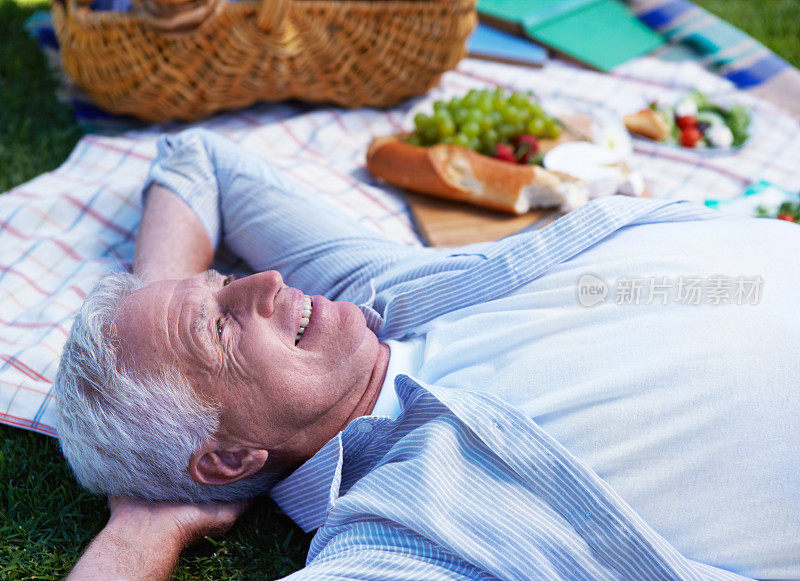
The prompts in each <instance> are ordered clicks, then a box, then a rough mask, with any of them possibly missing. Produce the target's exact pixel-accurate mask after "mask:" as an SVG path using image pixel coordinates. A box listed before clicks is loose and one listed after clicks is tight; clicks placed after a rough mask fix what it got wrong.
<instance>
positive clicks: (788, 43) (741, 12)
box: [693, 0, 800, 68]
mask: <svg viewBox="0 0 800 581" xmlns="http://www.w3.org/2000/svg"><path fill="white" fill-rule="evenodd" d="M693 1H694V3H695V4H697V5H698V6H702V7H703V8H705V9H706V10H708V11H709V12H713V13H714V14H716V15H717V16H720V17H721V18H723V19H724V20H726V21H728V22H730V23H731V24H733V25H734V26H736V27H738V28H740V29H741V30H743V31H745V32H746V33H747V34H749V35H750V36H752V37H753V38H755V39H757V40H758V41H759V42H761V43H762V44H764V45H765V46H767V47H769V48H770V49H772V51H773V52H775V53H776V54H778V55H780V56H782V57H783V58H784V59H785V60H787V61H788V62H789V63H791V64H792V65H794V66H795V67H797V68H800V2H798V1H797V0H758V1H755V0H693Z"/></svg>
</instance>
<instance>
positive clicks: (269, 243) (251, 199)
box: [144, 129, 425, 299]
mask: <svg viewBox="0 0 800 581" xmlns="http://www.w3.org/2000/svg"><path fill="white" fill-rule="evenodd" d="M153 183H158V184H160V185H162V186H164V187H166V188H167V189H169V190H171V191H172V192H174V193H175V194H176V195H178V196H179V197H181V198H182V199H183V200H184V201H185V202H186V203H187V204H188V205H189V207H190V208H191V209H192V210H193V211H194V212H195V214H196V215H197V217H198V218H199V219H200V222H201V223H202V224H203V227H204V228H205V230H206V232H207V234H208V237H209V239H210V240H211V243H212V245H213V247H214V249H215V250H216V249H217V248H218V247H219V245H220V243H221V242H224V243H225V245H226V246H227V247H228V248H230V249H231V250H232V251H233V252H234V253H236V254H237V255H238V256H240V257H242V258H243V259H244V260H246V261H247V263H248V264H249V265H250V267H251V268H253V269H254V270H256V271H262V270H277V271H279V272H280V273H281V275H282V276H283V278H284V280H285V281H286V283H287V284H289V285H292V286H295V287H297V288H300V289H302V290H303V291H304V292H306V293H308V294H324V295H326V296H327V297H329V298H331V299H337V298H340V296H341V295H342V293H344V292H345V291H349V292H348V293H347V294H348V295H353V292H354V291H357V290H359V289H353V288H351V287H353V286H354V285H359V284H363V282H364V281H367V280H370V279H372V278H373V277H374V276H377V275H379V274H380V273H382V272H384V271H386V270H387V269H388V268H389V267H390V266H392V265H393V264H396V263H397V262H398V261H401V260H404V259H409V258H411V257H416V256H418V255H420V254H423V255H424V254H425V249H421V248H415V247H411V246H406V245H404V244H400V243H398V242H394V241H392V240H388V239H387V238H385V237H383V236H381V235H380V234H377V233H375V232H372V231H370V230H368V229H366V228H365V227H363V226H361V225H360V224H358V223H357V222H355V221H354V220H352V219H351V218H349V217H348V216H345V215H344V214H342V213H341V212H339V211H338V210H337V209H336V208H334V207H332V206H331V205H329V204H328V203H326V202H325V201H324V200H323V199H322V198H321V197H320V196H318V195H315V193H314V192H312V191H309V189H308V188H307V187H306V186H303V185H301V184H299V183H297V182H296V181H294V180H292V179H291V178H289V177H288V176H286V175H285V172H284V173H281V172H280V171H278V170H277V169H276V168H275V167H273V166H272V165H270V163H269V162H268V161H266V160H264V159H262V158H260V157H258V156H257V155H255V154H253V153H250V152H248V151H246V150H244V149H242V148H240V147H238V146H237V145H235V144H234V143H232V142H230V141H228V140H227V139H225V138H223V137H221V136H219V135H217V134H215V133H213V132H211V131H208V130H205V129H190V130H188V131H183V132H181V133H179V134H177V135H165V136H163V137H162V138H161V139H160V141H159V143H158V155H157V157H156V159H155V161H154V162H153V164H152V166H151V169H150V174H149V175H148V178H147V181H146V183H145V186H144V196H145V197H146V196H147V192H148V189H149V186H150V185H151V184H153Z"/></svg>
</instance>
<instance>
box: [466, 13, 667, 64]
mask: <svg viewBox="0 0 800 581" xmlns="http://www.w3.org/2000/svg"><path fill="white" fill-rule="evenodd" d="M478 12H479V13H480V14H481V18H482V19H484V20H486V21H488V22H489V23H491V24H495V25H500V26H503V27H504V28H505V29H507V30H511V31H516V32H520V31H521V32H523V33H524V34H525V35H527V36H529V37H530V38H532V39H533V40H535V41H537V42H540V43H542V44H544V45H547V46H549V47H550V48H552V49H553V50H555V51H558V52H560V53H562V54H564V55H566V56H568V57H571V58H573V59H575V60H577V61H580V62H582V63H585V64H587V65H589V66H590V67H593V68H595V69H599V70H601V71H610V70H611V69H612V68H614V67H615V66H617V65H619V64H622V63H624V62H625V61H627V60H630V59H632V58H634V57H637V56H641V55H643V54H647V53H649V52H651V51H653V50H655V49H656V48H658V47H660V46H662V45H663V44H664V38H663V37H662V36H661V35H660V34H658V33H657V32H655V31H653V30H652V29H650V28H648V27H647V26H646V25H645V24H643V23H642V22H640V21H639V19H637V18H636V16H634V15H633V14H632V13H631V12H630V11H629V10H628V9H627V7H626V6H625V5H624V4H623V3H622V2H619V1H618V0H478Z"/></svg>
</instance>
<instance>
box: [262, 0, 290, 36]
mask: <svg viewBox="0 0 800 581" xmlns="http://www.w3.org/2000/svg"><path fill="white" fill-rule="evenodd" d="M291 5H292V0H261V1H260V3H259V6H258V13H257V14H256V24H257V25H258V27H259V28H260V29H262V30H265V31H268V32H277V33H281V32H283V27H284V26H285V24H286V16H287V15H288V14H289V8H290V7H291Z"/></svg>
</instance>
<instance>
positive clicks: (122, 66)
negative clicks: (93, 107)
mask: <svg viewBox="0 0 800 581" xmlns="http://www.w3.org/2000/svg"><path fill="white" fill-rule="evenodd" d="M88 3H89V1H87V0H56V1H55V2H54V3H53V8H52V12H53V20H54V24H55V29H56V34H57V36H58V40H59V42H60V45H61V54H62V59H63V64H64V69H65V70H66V72H67V73H68V74H69V76H70V77H72V79H73V80H74V81H75V82H76V83H77V84H78V85H79V86H81V87H83V89H85V90H86V91H87V92H88V94H89V95H90V97H91V98H92V99H93V100H94V101H95V102H96V103H97V104H98V105H99V106H100V107H102V108H104V109H107V110H108V111H111V112H114V113H125V114H130V115H134V116H136V117H139V118H141V119H144V120H146V121H150V122H159V121H166V120H170V119H180V120H187V121H188V120H193V119H199V118H201V117H205V116H207V115H210V114H211V113H214V112H216V111H220V110H224V109H233V108H238V107H244V106H247V105H250V104H252V103H254V102H256V101H278V100H283V99H289V98H297V99H301V100H304V101H312V102H325V103H335V104H337V105H342V106H345V107H361V106H375V107H388V106H391V105H393V104H395V103H397V102H398V101H400V100H402V99H404V98H407V97H411V96H414V95H420V94H422V93H424V92H426V91H427V90H428V89H430V88H431V87H432V86H434V85H435V84H436V83H437V82H438V79H439V76H440V75H441V74H442V73H443V72H445V71H447V70H449V69H452V68H453V67H455V66H456V64H457V63H458V61H459V60H460V59H461V58H462V57H463V56H464V54H465V43H466V39H467V37H468V36H469V33H470V32H471V31H472V29H473V27H474V26H475V23H476V21H477V16H476V14H475V0H385V1H381V0H377V1H369V0H341V1H336V0H242V1H239V2H229V1H227V0H138V2H137V1H136V0H134V10H132V11H131V12H101V11H92V10H90V9H89V8H88V6H87V5H88Z"/></svg>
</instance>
